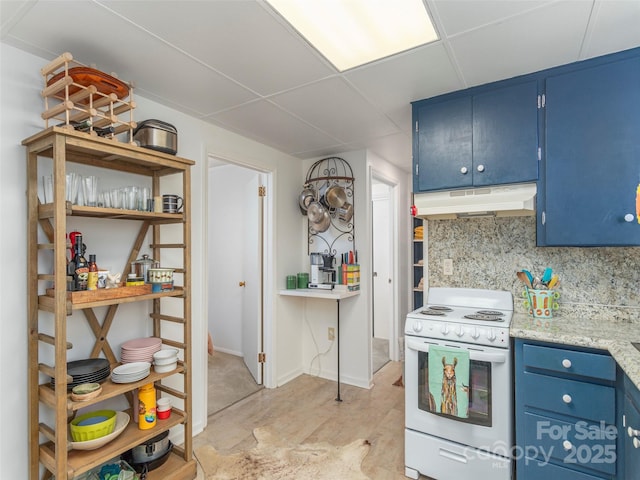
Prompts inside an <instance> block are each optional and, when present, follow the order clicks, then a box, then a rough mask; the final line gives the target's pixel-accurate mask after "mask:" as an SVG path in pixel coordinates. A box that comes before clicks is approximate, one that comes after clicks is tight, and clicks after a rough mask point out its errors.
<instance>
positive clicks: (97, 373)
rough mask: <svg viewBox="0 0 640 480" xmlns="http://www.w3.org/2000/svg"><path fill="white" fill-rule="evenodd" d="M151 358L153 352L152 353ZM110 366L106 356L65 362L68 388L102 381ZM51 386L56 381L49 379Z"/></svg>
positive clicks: (107, 375) (105, 377)
mask: <svg viewBox="0 0 640 480" xmlns="http://www.w3.org/2000/svg"><path fill="white" fill-rule="evenodd" d="M152 358H153V354H152ZM110 373H111V367H110V365H109V360H107V359H106V358H86V359H84V360H76V361H74V362H69V363H67V375H71V377H73V380H72V381H71V382H69V383H68V384H67V388H68V389H72V388H73V387H75V386H78V385H81V384H83V383H102V382H104V380H105V379H107V378H108V377H109V374H110ZM51 386H52V387H53V388H55V386H56V381H55V379H54V378H52V379H51Z"/></svg>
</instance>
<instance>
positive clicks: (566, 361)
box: [562, 358, 571, 368]
mask: <svg viewBox="0 0 640 480" xmlns="http://www.w3.org/2000/svg"><path fill="white" fill-rule="evenodd" d="M562 366H563V367H564V368H571V360H569V359H568V358H565V359H564V360H562Z"/></svg>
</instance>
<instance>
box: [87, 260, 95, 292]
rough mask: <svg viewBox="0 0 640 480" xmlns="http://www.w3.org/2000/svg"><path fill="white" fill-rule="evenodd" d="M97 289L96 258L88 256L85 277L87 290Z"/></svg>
mask: <svg viewBox="0 0 640 480" xmlns="http://www.w3.org/2000/svg"><path fill="white" fill-rule="evenodd" d="M97 289H98V265H96V256H95V255H94V254H91V255H89V274H88V277H87V290H97Z"/></svg>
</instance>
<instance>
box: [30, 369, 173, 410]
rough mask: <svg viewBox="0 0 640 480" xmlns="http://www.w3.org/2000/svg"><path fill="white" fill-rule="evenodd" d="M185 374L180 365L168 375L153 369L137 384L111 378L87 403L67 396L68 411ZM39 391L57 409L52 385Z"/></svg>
mask: <svg viewBox="0 0 640 480" xmlns="http://www.w3.org/2000/svg"><path fill="white" fill-rule="evenodd" d="M182 372H184V364H182V363H181V364H179V365H178V368H176V369H175V370H172V371H170V372H166V373H157V372H155V371H154V370H153V368H152V369H151V373H149V375H148V376H147V377H145V378H143V379H142V380H138V381H137V382H132V383H113V382H112V381H111V379H110V378H108V379H106V380H105V381H104V382H103V383H102V392H101V393H100V395H98V396H97V397H96V398H93V399H91V400H87V401H86V402H74V401H72V400H71V394H70V393H68V394H67V410H69V411H75V410H79V409H81V408H85V407H88V406H90V405H93V404H96V403H98V402H101V401H103V400H106V399H108V398H113V397H117V396H118V395H122V394H124V393H127V392H130V391H131V390H133V389H134V388H138V387H141V386H142V385H146V384H147V383H154V382H156V381H158V380H161V379H163V378H165V377H170V376H171V375H175V374H178V373H182ZM38 391H39V393H40V398H41V399H42V401H43V402H44V403H46V404H47V405H49V406H50V407H51V408H55V401H56V397H55V390H54V389H53V388H52V387H51V384H50V383H43V384H41V385H39V387H38Z"/></svg>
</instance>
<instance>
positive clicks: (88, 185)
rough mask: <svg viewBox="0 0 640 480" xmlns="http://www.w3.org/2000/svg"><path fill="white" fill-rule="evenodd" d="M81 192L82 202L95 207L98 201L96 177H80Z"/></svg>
mask: <svg viewBox="0 0 640 480" xmlns="http://www.w3.org/2000/svg"><path fill="white" fill-rule="evenodd" d="M82 193H83V195H84V204H85V205H86V206H88V207H95V206H96V205H97V203H98V178H97V177H96V176H95V175H89V176H86V177H84V178H83V179H82Z"/></svg>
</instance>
